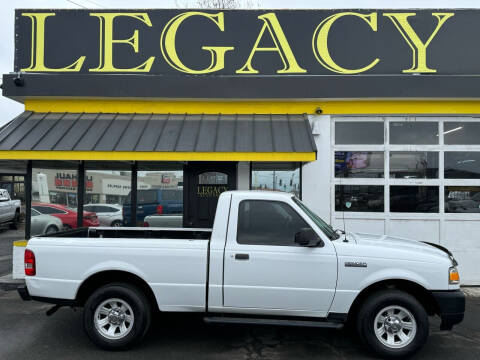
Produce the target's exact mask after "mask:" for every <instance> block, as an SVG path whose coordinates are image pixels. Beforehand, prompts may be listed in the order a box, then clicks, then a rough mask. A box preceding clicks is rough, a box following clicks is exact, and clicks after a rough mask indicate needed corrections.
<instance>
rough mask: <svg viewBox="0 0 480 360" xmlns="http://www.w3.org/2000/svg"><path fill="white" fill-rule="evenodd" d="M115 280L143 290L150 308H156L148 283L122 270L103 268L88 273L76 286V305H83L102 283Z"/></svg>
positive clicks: (105, 283)
mask: <svg viewBox="0 0 480 360" xmlns="http://www.w3.org/2000/svg"><path fill="white" fill-rule="evenodd" d="M117 282H122V283H127V284H131V285H133V286H135V287H137V288H138V289H140V290H141V291H143V293H144V294H145V296H146V297H147V299H148V300H149V301H150V303H151V306H152V308H154V309H158V304H157V300H156V298H155V294H154V293H153V290H152V288H151V287H150V285H148V283H147V282H146V281H145V280H144V279H142V278H141V277H139V276H138V275H135V274H132V273H130V272H128V271H122V270H105V271H100V272H97V273H95V274H92V275H90V276H89V277H88V278H87V279H85V281H83V282H82V284H81V285H80V287H79V288H78V291H77V295H76V297H75V301H76V303H77V304H78V305H81V306H83V305H84V304H85V302H86V301H87V299H88V297H89V296H90V295H91V294H92V293H93V292H94V291H95V290H97V289H98V288H100V287H102V286H104V285H107V284H111V283H117Z"/></svg>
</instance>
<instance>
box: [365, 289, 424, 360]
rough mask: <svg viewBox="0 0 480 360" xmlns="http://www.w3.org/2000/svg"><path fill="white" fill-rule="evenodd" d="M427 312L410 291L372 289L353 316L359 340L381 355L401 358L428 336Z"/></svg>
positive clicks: (414, 349)
mask: <svg viewBox="0 0 480 360" xmlns="http://www.w3.org/2000/svg"><path fill="white" fill-rule="evenodd" d="M428 327H429V322H428V315H427V312H426V311H425V309H424V308H423V306H422V305H421V304H420V303H419V302H418V301H417V300H416V299H415V298H414V297H413V296H411V295H410V294H407V293H405V292H403V291H399V290H384V291H379V292H376V293H374V294H372V295H370V297H369V298H368V299H367V300H366V301H365V302H364V304H363V306H362V307H361V309H360V311H359V313H358V317H357V330H358V332H359V335H360V337H361V338H362V340H363V341H364V342H365V343H366V344H367V345H368V346H369V348H370V349H371V350H373V351H374V352H375V353H377V354H378V355H380V356H382V357H384V358H403V357H408V356H410V355H412V354H413V353H414V352H416V351H417V350H419V349H420V348H421V347H422V346H423V345H424V344H425V343H426V341H427V338H428V331H429V329H428Z"/></svg>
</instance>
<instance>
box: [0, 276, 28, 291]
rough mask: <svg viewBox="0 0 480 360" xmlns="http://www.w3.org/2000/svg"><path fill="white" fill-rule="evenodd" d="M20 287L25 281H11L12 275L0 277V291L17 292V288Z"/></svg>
mask: <svg viewBox="0 0 480 360" xmlns="http://www.w3.org/2000/svg"><path fill="white" fill-rule="evenodd" d="M22 285H25V280H21V279H12V274H8V275H5V276H1V277H0V290H3V291H13V290H17V288H18V287H19V286H22Z"/></svg>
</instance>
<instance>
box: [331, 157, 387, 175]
mask: <svg viewBox="0 0 480 360" xmlns="http://www.w3.org/2000/svg"><path fill="white" fill-rule="evenodd" d="M383 176H384V156H383V152H382V151H336V152H335V177H345V178H383Z"/></svg>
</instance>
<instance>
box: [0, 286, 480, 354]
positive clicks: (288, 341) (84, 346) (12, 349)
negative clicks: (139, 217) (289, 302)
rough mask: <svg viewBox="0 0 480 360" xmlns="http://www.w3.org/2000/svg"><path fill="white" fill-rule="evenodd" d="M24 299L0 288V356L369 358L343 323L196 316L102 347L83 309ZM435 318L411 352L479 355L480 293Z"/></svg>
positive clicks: (175, 318) (169, 318) (166, 318)
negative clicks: (456, 316)
mask: <svg viewBox="0 0 480 360" xmlns="http://www.w3.org/2000/svg"><path fill="white" fill-rule="evenodd" d="M50 306H51V305H48V304H42V303H38V302H33V301H30V302H23V301H21V300H20V298H19V296H18V295H17V293H16V292H8V293H7V292H3V293H0V319H2V320H1V321H0V359H2V360H8V359H12V360H13V359H15V360H17V359H49V360H50V359H65V358H68V359H86V358H88V359H90V360H94V359H134V358H136V359H229V360H231V359H248V360H250V359H320V358H321V359H371V358H374V357H372V356H371V355H370V354H369V353H367V352H366V350H365V349H364V348H363V346H362V345H361V344H360V343H359V342H358V340H357V338H356V336H355V335H354V334H352V333H351V332H349V331H348V330H340V331H336V330H326V329H312V328H292V327H270V326H261V327H248V326H230V325H229V326H218V325H216V326H213V325H206V324H204V323H203V321H202V319H201V318H199V317H193V316H187V315H180V314H169V315H159V316H157V317H156V318H155V321H153V322H152V327H151V329H150V332H149V334H148V335H147V337H146V339H145V340H144V342H143V343H142V344H141V345H140V346H138V347H136V348H134V349H132V350H130V351H126V352H120V353H118V352H105V351H102V350H99V349H97V348H96V347H95V346H94V345H92V344H91V343H90V341H89V340H88V338H87V337H86V335H85V334H84V332H83V329H82V312H81V310H77V311H73V310H72V309H70V308H62V309H60V310H59V311H58V312H57V313H56V314H54V315H53V316H51V317H47V316H46V315H45V311H46V310H47V309H49V308H50ZM438 325H439V321H438V319H433V321H432V326H431V330H430V338H429V340H428V343H427V345H426V346H425V347H424V348H423V349H422V350H421V351H420V352H419V353H418V354H417V355H416V356H415V357H414V358H415V359H480V298H478V297H475V298H473V297H468V298H467V312H466V318H465V321H464V322H463V323H462V324H460V325H459V326H457V327H455V328H454V331H453V332H445V331H440V330H438Z"/></svg>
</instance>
